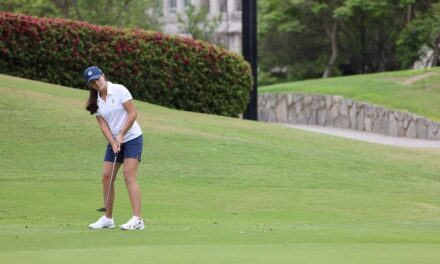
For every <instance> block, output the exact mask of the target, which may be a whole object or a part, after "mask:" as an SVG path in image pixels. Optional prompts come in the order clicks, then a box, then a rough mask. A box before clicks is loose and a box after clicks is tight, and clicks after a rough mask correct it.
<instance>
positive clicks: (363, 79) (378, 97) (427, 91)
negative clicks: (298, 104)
mask: <svg viewBox="0 0 440 264" xmlns="http://www.w3.org/2000/svg"><path fill="white" fill-rule="evenodd" d="M414 77H416V78H417V77H420V79H413V78H414ZM258 90H259V92H260V93H269V92H301V93H319V94H327V95H342V96H344V97H346V98H350V99H354V100H358V101H364V102H369V103H373V104H377V105H383V106H385V107H388V108H392V109H398V110H402V111H405V112H410V113H415V114H418V115H421V116H425V117H427V118H430V119H432V120H435V121H440V103H439V102H440V68H429V69H423V70H407V71H397V72H386V73H377V74H362V75H354V76H347V77H335V78H329V79H318V80H307V81H300V82H291V83H282V84H275V85H269V86H263V87H259V89H258Z"/></svg>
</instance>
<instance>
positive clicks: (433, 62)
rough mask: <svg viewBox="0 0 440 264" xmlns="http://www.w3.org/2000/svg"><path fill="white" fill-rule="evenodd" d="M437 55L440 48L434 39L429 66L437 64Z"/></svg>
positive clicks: (439, 54) (439, 53)
mask: <svg viewBox="0 0 440 264" xmlns="http://www.w3.org/2000/svg"><path fill="white" fill-rule="evenodd" d="M439 56H440V48H439V43H438V41H436V42H435V43H434V47H433V49H432V60H431V67H436V66H438V64H439Z"/></svg>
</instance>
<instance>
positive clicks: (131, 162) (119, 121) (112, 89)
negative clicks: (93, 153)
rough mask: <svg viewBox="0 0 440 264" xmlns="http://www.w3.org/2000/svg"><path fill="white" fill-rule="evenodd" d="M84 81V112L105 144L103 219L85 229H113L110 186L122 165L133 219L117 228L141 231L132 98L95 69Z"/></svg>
mask: <svg viewBox="0 0 440 264" xmlns="http://www.w3.org/2000/svg"><path fill="white" fill-rule="evenodd" d="M84 79H85V81H86V84H87V86H88V87H89V89H90V96H89V99H88V101H87V106H86V109H87V111H89V112H90V114H91V115H93V114H94V115H95V116H96V119H97V121H98V124H99V126H100V128H101V131H102V134H104V136H105V138H106V139H107V140H108V145H107V149H106V151H105V156H104V166H103V173H102V189H103V196H104V204H105V207H104V208H103V209H102V211H105V215H104V216H102V217H101V218H99V219H98V221H96V222H95V223H93V224H90V225H89V227H90V228H92V229H100V228H114V227H115V222H114V220H113V217H112V214H113V201H114V199H115V190H114V184H113V183H114V180H115V178H116V174H117V173H118V170H119V168H120V167H121V164H122V163H123V164H124V179H125V185H126V187H127V190H128V194H129V197H130V202H131V207H132V210H133V217H132V218H131V219H130V220H128V222H127V223H126V224H123V225H120V226H119V227H120V228H121V229H123V230H132V229H144V220H143V219H142V217H141V193H140V189H139V185H138V183H137V181H136V172H137V168H138V164H139V162H140V161H141V155H142V145H143V137H142V130H141V128H140V127H139V125H138V123H137V122H136V117H137V112H136V109H135V106H134V102H133V97H132V96H131V94H130V92H129V91H128V90H127V88H125V87H124V86H123V85H120V84H114V83H111V82H109V81H107V80H106V78H105V75H104V73H102V71H101V70H100V69H99V68H98V67H96V66H91V67H88V68H87V69H86V70H85V71H84ZM112 172H113V175H112ZM110 181H112V182H110ZM107 196H108V197H107Z"/></svg>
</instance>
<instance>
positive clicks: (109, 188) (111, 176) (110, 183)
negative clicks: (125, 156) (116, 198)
mask: <svg viewBox="0 0 440 264" xmlns="http://www.w3.org/2000/svg"><path fill="white" fill-rule="evenodd" d="M117 157H118V155H115V160H114V161H113V167H112V174H111V175H110V182H109V183H108V191H107V197H106V198H105V204H104V208H106V209H107V205H108V198H109V197H110V190H111V189H112V182H113V174H114V172H115V165H116V158H117Z"/></svg>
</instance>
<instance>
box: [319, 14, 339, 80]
mask: <svg viewBox="0 0 440 264" xmlns="http://www.w3.org/2000/svg"><path fill="white" fill-rule="evenodd" d="M325 31H326V32H327V35H328V36H329V38H330V41H331V44H332V55H331V57H330V60H329V61H328V63H327V66H326V67H325V71H324V74H323V75H322V78H328V77H330V76H331V74H332V69H333V67H334V66H335V63H336V60H337V59H338V55H339V54H338V49H339V48H338V38H337V33H338V23H337V22H335V23H334V24H333V26H332V28H331V29H330V28H329V27H328V26H325Z"/></svg>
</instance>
